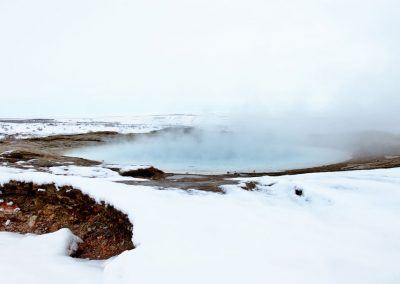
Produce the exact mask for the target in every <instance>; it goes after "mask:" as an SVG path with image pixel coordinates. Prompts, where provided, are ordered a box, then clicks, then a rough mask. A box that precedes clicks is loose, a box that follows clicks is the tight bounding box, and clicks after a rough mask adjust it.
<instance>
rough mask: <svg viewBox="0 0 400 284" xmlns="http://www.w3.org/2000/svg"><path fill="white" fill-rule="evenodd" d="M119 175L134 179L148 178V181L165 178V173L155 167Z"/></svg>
mask: <svg viewBox="0 0 400 284" xmlns="http://www.w3.org/2000/svg"><path fill="white" fill-rule="evenodd" d="M119 174H120V175H121V176H126V177H135V178H149V179H162V178H164V177H165V173H164V172H163V171H161V170H159V169H156V168H155V167H149V168H143V169H136V170H129V171H120V172H119Z"/></svg>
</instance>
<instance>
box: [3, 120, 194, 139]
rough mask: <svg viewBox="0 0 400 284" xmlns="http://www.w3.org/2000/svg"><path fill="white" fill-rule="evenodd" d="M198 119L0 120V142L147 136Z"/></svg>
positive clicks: (189, 123)
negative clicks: (100, 133) (103, 135)
mask: <svg viewBox="0 0 400 284" xmlns="http://www.w3.org/2000/svg"><path fill="white" fill-rule="evenodd" d="M200 119H201V118H200V117H199V116H196V115H191V114H185V115H184V114H170V115H141V116H110V117H96V118H59V119H56V120H53V119H49V120H31V121H26V120H21V119H2V120H1V121H0V139H2V138H5V137H6V136H10V135H13V136H15V137H16V138H29V137H46V136H50V135H66V134H81V133H88V132H97V131H114V132H118V133H147V132H151V131H154V130H160V129H163V128H167V127H174V126H192V125H193V124H194V123H196V121H198V120H200Z"/></svg>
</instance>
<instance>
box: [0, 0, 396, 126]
mask: <svg viewBox="0 0 400 284" xmlns="http://www.w3.org/2000/svg"><path fill="white" fill-rule="evenodd" d="M399 11H400V1H398V0H380V1H377V0H276V1H270V0H231V1H227V0H201V1H200V0H169V1H167V0H137V1H128V0H126V1H122V0H109V1H104V0H92V1H90V0H68V1H55V0H35V1H31V0H26V1H22V0H0V96H1V102H2V107H1V108H0V117H20V116H52V115H83V114H84V115H90V114H93V115H108V114H138V113H174V112H181V113H182V112H185V113H188V112H204V111H209V112H210V111H215V112H220V111H224V112H238V113H241V112H245V113H249V112H252V111H255V112H260V113H268V114H276V113H278V114H279V113H290V112H291V111H292V110H294V109H295V110H299V109H300V110H301V112H304V113H307V114H312V115H314V114H315V115H327V114H331V115H334V116H335V115H347V116H351V115H356V116H365V117H369V118H371V117H373V118H375V119H378V120H379V121H381V122H382V123H386V121H387V120H390V119H392V120H393V119H394V120H396V121H399V120H400V118H399V117H400V115H398V114H397V110H398V109H399V108H400V93H399V91H400V83H399V79H400V72H399V66H400V56H399V53H400V52H399V50H400V36H399V30H398V29H399V27H400V15H399V13H400V12H399Z"/></svg>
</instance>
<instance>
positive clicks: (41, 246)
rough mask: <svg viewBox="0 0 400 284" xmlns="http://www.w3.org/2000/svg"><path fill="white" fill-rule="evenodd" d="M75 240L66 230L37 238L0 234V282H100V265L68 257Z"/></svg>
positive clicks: (77, 239) (33, 236) (76, 240)
mask: <svg viewBox="0 0 400 284" xmlns="http://www.w3.org/2000/svg"><path fill="white" fill-rule="evenodd" d="M79 241H80V240H79V238H77V237H76V236H74V235H73V234H72V232H71V231H70V230H69V229H61V230H59V231H57V232H55V233H51V234H46V235H41V236H35V235H19V234H14V233H4V232H3V233H0V251H1V254H0V256H1V257H0V272H1V278H2V280H1V283H60V284H64V283H65V284H71V283H74V284H75V283H76V284H78V283H82V284H84V283H100V282H101V274H102V269H103V268H102V265H103V263H102V262H95V261H90V262H89V261H82V260H81V261H77V260H75V259H73V258H71V257H69V256H68V255H69V254H70V253H71V251H73V250H74V249H76V243H77V242H79Z"/></svg>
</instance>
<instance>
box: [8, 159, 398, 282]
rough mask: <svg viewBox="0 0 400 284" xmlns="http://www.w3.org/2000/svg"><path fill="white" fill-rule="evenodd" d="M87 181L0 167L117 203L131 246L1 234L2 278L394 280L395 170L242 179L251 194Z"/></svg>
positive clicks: (13, 175) (64, 236) (62, 235)
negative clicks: (76, 248)
mask: <svg viewBox="0 0 400 284" xmlns="http://www.w3.org/2000/svg"><path fill="white" fill-rule="evenodd" d="M77 170H78V169H77ZM82 171H83V169H82ZM84 176H85V174H83V175H81V176H64V175H55V174H51V173H39V172H32V171H26V170H22V169H10V168H1V167H0V182H1V183H4V182H7V181H9V180H10V179H14V180H20V181H34V182H35V183H49V182H55V183H56V184H57V185H59V186H61V185H72V186H74V187H76V188H79V189H81V190H82V191H83V192H85V193H87V194H89V195H91V196H93V197H94V198H95V199H96V200H99V201H100V200H105V201H107V202H108V203H111V204H113V205H114V206H115V207H117V208H119V209H120V210H122V211H123V212H125V213H127V214H128V216H129V218H130V220H131V221H132V223H133V224H134V236H133V239H134V242H135V244H136V246H137V248H136V249H135V250H132V251H128V252H124V253H123V254H121V255H119V256H117V257H115V258H113V259H111V260H109V261H105V262H96V261H82V260H76V259H72V258H69V257H68V256H67V255H68V253H67V252H68V249H67V248H69V247H70V245H71V237H72V236H71V234H70V233H67V232H68V231H65V230H62V231H61V232H60V231H59V232H56V233H53V234H48V235H43V236H32V235H29V236H20V235H16V234H9V233H0V249H1V260H0V261H1V262H0V274H1V275H2V281H4V283H7V282H11V281H12V282H17V283H39V282H40V283H54V282H56V283H71V282H72V281H74V282H77V283H100V282H101V283H138V284H144V283H174V284H179V283H185V284H186V283H195V284H196V283H263V284H264V283H307V284H313V283H318V284H320V283H324V284H325V283H396V284H397V283H400V270H399V269H398V263H399V261H400V241H399V240H400V220H399V218H398V216H400V215H399V214H400V206H399V204H400V168H397V169H384V170H371V171H352V172H337V173H319V174H304V175H297V176H282V177H259V178H251V179H239V180H240V182H241V183H242V184H244V183H245V182H249V181H254V182H256V183H257V190H256V191H252V192H249V191H245V190H241V189H240V186H241V185H240V184H239V185H230V186H225V187H224V189H225V191H226V194H216V193H207V192H198V191H190V192H187V191H183V190H172V189H171V190H162V191H161V190H157V189H155V188H152V187H145V186H131V185H125V184H120V183H115V182H114V181H112V180H107V178H104V177H99V178H88V177H84ZM296 187H297V188H301V189H302V190H303V192H304V195H303V196H297V195H295V194H294V189H295V188H296ZM4 199H5V201H7V200H6V198H4ZM75 241H76V240H75ZM41 251H44V252H45V253H41ZM22 272H23V273H22Z"/></svg>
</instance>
